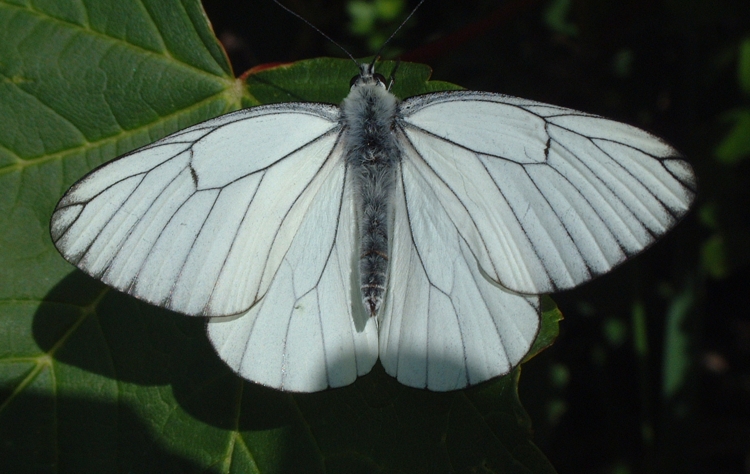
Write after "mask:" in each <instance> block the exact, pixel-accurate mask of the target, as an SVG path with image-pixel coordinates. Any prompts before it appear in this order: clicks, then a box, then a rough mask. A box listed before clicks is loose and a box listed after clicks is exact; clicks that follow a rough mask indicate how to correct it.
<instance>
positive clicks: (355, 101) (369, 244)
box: [341, 84, 400, 316]
mask: <svg viewBox="0 0 750 474" xmlns="http://www.w3.org/2000/svg"><path fill="white" fill-rule="evenodd" d="M397 104H398V100H397V99H396V97H395V96H393V95H392V94H391V93H390V92H388V91H387V90H386V89H385V88H384V87H383V86H382V84H362V85H355V86H354V87H353V88H352V91H351V93H350V94H349V96H348V97H347V98H346V99H345V100H344V103H343V104H342V107H341V108H342V121H343V124H344V126H345V127H346V132H345V138H344V139H345V147H346V151H345V156H346V163H347V166H348V167H349V170H350V172H351V174H352V177H353V182H354V192H355V196H356V200H357V207H358V215H359V218H360V221H359V233H360V254H359V274H360V283H361V293H362V302H363V303H364V305H365V308H366V309H367V311H368V312H369V313H370V315H371V316H375V315H376V314H377V312H378V310H379V309H380V306H381V304H382V302H383V295H384V293H385V288H386V275H387V270H388V258H389V251H388V233H389V229H388V225H389V222H390V215H391V197H390V196H391V192H392V191H391V190H392V188H393V183H394V176H395V170H396V164H397V163H398V160H399V159H400V151H399V147H398V145H397V142H396V138H395V134H394V132H393V124H394V120H395V116H396V113H397Z"/></svg>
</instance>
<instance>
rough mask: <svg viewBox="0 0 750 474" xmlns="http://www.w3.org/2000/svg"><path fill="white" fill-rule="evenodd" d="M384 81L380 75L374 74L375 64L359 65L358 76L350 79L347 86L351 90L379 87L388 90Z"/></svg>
mask: <svg viewBox="0 0 750 474" xmlns="http://www.w3.org/2000/svg"><path fill="white" fill-rule="evenodd" d="M385 83H386V79H385V76H383V75H382V74H380V73H377V72H375V63H363V64H360V65H359V74H357V75H356V76H354V77H352V80H351V82H350V83H349V85H350V86H351V88H352V89H354V88H355V87H361V86H371V85H374V86H380V87H382V88H383V89H388V87H387V86H386V84H385Z"/></svg>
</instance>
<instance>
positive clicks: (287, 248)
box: [51, 63, 695, 392]
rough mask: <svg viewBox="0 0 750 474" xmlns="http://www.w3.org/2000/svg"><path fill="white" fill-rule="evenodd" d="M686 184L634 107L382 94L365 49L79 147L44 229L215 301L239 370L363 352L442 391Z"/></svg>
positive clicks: (679, 208) (293, 369)
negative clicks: (173, 122) (210, 114)
mask: <svg viewBox="0 0 750 474" xmlns="http://www.w3.org/2000/svg"><path fill="white" fill-rule="evenodd" d="M694 194H695V177H694V175H693V171H692V169H691V168H690V166H689V165H688V164H687V162H685V161H684V160H683V159H682V157H681V156H680V154H679V153H678V152H677V151H675V150H674V149H673V148H672V147H670V146H669V145H667V144H666V143H665V142H663V141H662V140H660V139H659V138H657V137H654V136H653V135H650V134H648V133H646V132H644V131H642V130H640V129H638V128H635V127H632V126H629V125H625V124H622V123H618V122H613V121H611V120H607V119H605V118H602V117H599V116H595V115H590V114H586V113H583V112H577V111H574V110H570V109H565V108H562V107H556V106H553V105H548V104H542V103H539V102H534V101H531V100H525V99H519V98H515V97H509V96H505V95H500V94H491V93H484V92H471V91H453V92H439V93H432V94H426V95H420V96H416V97H410V98H408V99H405V100H404V101H399V100H398V99H396V97H395V96H393V95H392V94H391V93H390V91H389V90H388V87H387V86H386V84H385V80H384V79H383V77H382V76H380V75H378V74H375V71H374V63H371V64H364V65H362V66H361V70H360V74H359V75H358V76H356V77H355V79H354V80H353V85H352V88H351V92H350V94H349V96H348V97H347V98H346V99H345V100H344V102H343V104H342V105H341V107H336V106H334V105H328V104H319V103H285V104H277V105H267V106H260V107H254V108H250V109H245V110H240V111H238V112H233V113H230V114H227V115H223V116H221V117H217V118H215V119H212V120H209V121H207V122H204V123H201V124H198V125H195V126H192V127H189V128H187V129H185V130H182V131H180V132H177V133H175V134H172V135H170V136H168V137H166V138H163V139H161V140H158V141H156V142H154V143H152V144H150V145H148V146H145V147H143V148H140V149H138V150H135V151H133V152H131V153H129V154H127V155H124V156H122V157H120V158H118V159H116V160H114V161H112V162H109V163H107V164H105V165H103V166H101V167H99V168H97V169H95V170H94V171H92V172H91V173H89V174H88V175H86V176H85V177H84V178H82V179H81V180H80V181H78V182H77V183H76V184H75V185H73V186H72V187H71V188H70V190H68V192H67V193H66V194H65V195H64V196H63V197H62V199H61V200H60V202H59V203H58V205H57V207H56V209H55V212H54V214H53V216H52V220H51V234H52V239H53V241H54V242H55V245H56V246H57V248H58V249H59V251H60V253H61V254H62V255H63V256H64V257H65V258H66V259H67V260H69V261H70V262H72V263H73V264H75V265H76V266H77V267H78V268H80V269H81V270H83V271H85V272H86V273H88V274H90V275H92V276H94V277H95V278H98V279H100V280H102V281H103V282H104V283H106V284H108V285H110V286H112V287H114V288H116V289H118V290H120V291H124V292H126V293H128V294H131V295H133V296H135V297H136V298H139V299H141V300H144V301H147V302H149V303H152V304H155V305H158V306H162V307H165V308H169V309H171V310H174V311H177V312H180V313H183V314H187V315H197V316H211V317H213V318H211V319H210V323H209V324H208V335H209V339H210V340H211V343H212V344H213V345H214V347H215V348H216V350H217V352H218V354H219V356H220V357H221V358H222V359H223V360H224V361H225V362H226V363H227V364H228V365H229V366H230V367H231V368H232V369H233V370H234V371H236V372H237V373H238V374H240V375H241V376H243V377H244V378H246V379H248V380H251V381H253V382H257V383H261V384H264V385H267V386H270V387H274V388H278V389H283V390H290V391H302V392H311V391H316V390H322V389H325V388H327V387H338V386H343V385H347V384H349V383H351V382H353V381H354V380H355V379H356V377H357V376H359V375H363V374H365V373H367V372H369V371H370V369H371V368H372V367H373V365H374V364H375V362H376V361H377V359H378V358H380V360H381V362H382V364H383V366H384V368H385V370H386V371H387V372H388V373H389V374H391V375H393V376H394V377H397V378H398V380H399V381H401V382H403V383H404V384H407V385H410V386H414V387H425V388H428V389H431V390H441V391H442V390H453V389H460V388H463V387H466V386H468V385H472V384H476V383H479V382H482V381H485V380H487V379H489V378H492V377H495V376H498V375H503V374H506V373H508V372H509V371H510V370H511V369H512V368H513V367H514V366H516V365H517V364H518V363H519V362H520V361H521V360H522V358H523V357H524V356H525V355H526V353H527V352H528V351H529V349H530V347H531V344H532V342H533V341H534V339H535V337H536V335H537V332H538V330H539V325H540V303H539V296H538V295H540V294H544V293H549V292H554V291H559V290H564V289H567V288H572V287H574V286H576V285H578V284H580V283H583V282H586V281H588V280H590V279H591V278H593V277H595V276H597V275H600V274H602V273H605V272H607V271H609V270H610V269H612V268H613V267H615V266H617V265H618V264H620V263H622V262H623V261H624V260H625V259H627V258H628V257H629V256H632V255H633V254H635V253H637V252H639V251H641V250H642V249H644V248H645V247H647V246H648V245H650V244H651V243H653V242H654V240H655V239H656V238H657V237H658V236H659V235H661V234H663V233H664V232H666V231H667V230H668V229H669V228H670V227H672V226H673V225H674V224H675V223H676V222H677V221H678V220H679V218H680V217H681V216H682V215H683V214H684V213H685V212H686V211H687V210H688V208H689V206H690V203H691V201H692V200H693V197H694Z"/></svg>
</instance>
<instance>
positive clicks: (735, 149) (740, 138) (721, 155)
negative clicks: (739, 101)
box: [714, 109, 750, 164]
mask: <svg viewBox="0 0 750 474" xmlns="http://www.w3.org/2000/svg"><path fill="white" fill-rule="evenodd" d="M722 119H723V121H724V122H731V123H732V128H731V129H730V130H729V132H728V133H727V135H726V136H725V137H724V138H723V139H722V140H721V142H720V143H719V145H718V146H717V147H716V150H715V152H714V154H715V155H716V158H718V160H719V161H720V162H722V163H725V164H734V163H739V162H740V161H742V160H744V159H747V158H748V157H750V109H739V110H735V111H732V112H727V113H726V114H724V116H723V117H722Z"/></svg>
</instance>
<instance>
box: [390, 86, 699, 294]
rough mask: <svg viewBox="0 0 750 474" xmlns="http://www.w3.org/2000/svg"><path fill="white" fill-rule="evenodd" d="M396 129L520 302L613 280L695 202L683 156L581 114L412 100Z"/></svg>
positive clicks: (453, 216)
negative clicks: (614, 272) (610, 275)
mask: <svg viewBox="0 0 750 474" xmlns="http://www.w3.org/2000/svg"><path fill="white" fill-rule="evenodd" d="M399 125H400V128H401V131H402V132H403V134H404V136H405V137H406V141H407V142H408V145H407V147H409V148H411V149H412V150H413V156H414V157H416V160H417V161H421V162H422V163H424V165H423V166H425V167H427V168H429V169H430V170H431V173H432V174H433V176H432V179H434V180H435V183H434V184H432V185H433V186H441V187H442V189H443V191H442V192H440V193H437V194H436V195H435V196H434V198H435V202H436V203H438V204H439V205H440V206H441V207H442V208H443V209H445V213H446V217H447V219H448V221H449V222H450V223H451V224H452V226H453V227H454V228H455V229H457V230H458V232H459V234H460V235H461V238H462V241H463V242H464V245H465V246H466V248H467V249H469V250H470V252H471V253H472V254H473V255H474V257H475V258H476V260H477V261H478V262H479V266H480V267H481V268H482V270H483V271H484V272H485V273H486V274H487V275H489V277H490V278H492V279H493V280H494V281H496V282H498V283H500V284H501V285H503V286H504V287H506V288H509V289H511V290H513V291H516V292H519V293H524V294H542V293H548V292H554V291H559V290H564V289H567V288H571V287H574V286H576V285H578V284H580V283H583V282H585V281H588V280H590V279H591V278H593V277H595V276H597V275H600V274H602V273H605V272H607V271H608V270H610V269H612V268H613V267H615V266H616V265H618V264H620V263H622V262H623V261H624V260H625V259H626V258H628V257H629V256H631V255H633V254H635V253H637V252H639V251H641V250H643V249H644V248H646V247H647V246H649V245H650V244H651V243H653V242H654V241H655V240H656V238H657V237H658V236H659V235H661V234H663V233H664V232H666V231H667V230H668V229H670V228H671V227H672V226H673V225H674V224H675V223H676V222H677V220H678V219H680V218H681V217H682V216H683V215H684V214H685V212H687V210H688V208H689V207H690V204H691V202H692V200H693V198H694V196H695V188H696V184H695V176H694V175H693V171H692V169H691V167H690V165H689V164H688V163H687V162H686V161H685V160H683V158H682V156H681V155H680V154H679V153H678V152H677V151H676V150H675V149H674V148H672V147H671V146H669V145H668V144H666V143H665V142H663V141H662V140H661V139H659V138H657V137H655V136H653V135H650V134H649V133H647V132H644V131H643V130H640V129H638V128H635V127H632V126H630V125H625V124H622V123H619V122H614V121H611V120H607V119H605V118H602V117H598V116H595V115H589V114H585V113H583V112H577V111H574V110H570V109H565V108H562V107H556V106H553V105H548V104H542V103H539V102H534V101H530V100H524V99H518V98H515V97H509V96H504V95H499V94H490V93H482V92H464V91H460V92H444V93H436V94H427V95H423V96H416V97H412V98H410V99H407V100H405V101H404V102H403V103H402V104H401V118H400V119H399ZM438 183H439V184H438ZM408 191H409V190H408V188H407V193H408Z"/></svg>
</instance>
